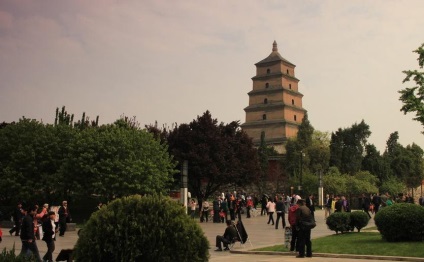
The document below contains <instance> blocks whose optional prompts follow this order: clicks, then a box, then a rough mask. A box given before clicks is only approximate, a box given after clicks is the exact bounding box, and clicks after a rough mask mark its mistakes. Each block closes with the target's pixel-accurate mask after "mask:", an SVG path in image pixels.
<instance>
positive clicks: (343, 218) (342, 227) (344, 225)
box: [325, 212, 350, 234]
mask: <svg viewBox="0 0 424 262" xmlns="http://www.w3.org/2000/svg"><path fill="white" fill-rule="evenodd" d="M325 223H326V224H327V226H328V228H329V229H330V230H333V231H336V234H337V233H338V232H341V233H342V234H343V233H344V232H348V231H349V229H350V213H349V212H335V213H333V214H331V215H330V216H329V217H327V220H326V222H325Z"/></svg>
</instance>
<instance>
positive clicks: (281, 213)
mask: <svg viewBox="0 0 424 262" xmlns="http://www.w3.org/2000/svg"><path fill="white" fill-rule="evenodd" d="M275 210H276V213H277V221H276V222H275V229H278V224H279V223H280V218H281V220H282V224H283V229H285V228H286V219H285V217H284V210H285V207H284V198H283V197H280V199H279V200H278V202H277V204H275Z"/></svg>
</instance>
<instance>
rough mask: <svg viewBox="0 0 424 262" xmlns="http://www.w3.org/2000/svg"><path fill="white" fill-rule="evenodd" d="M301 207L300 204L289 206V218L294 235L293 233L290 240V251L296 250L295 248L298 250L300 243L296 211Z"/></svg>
mask: <svg viewBox="0 0 424 262" xmlns="http://www.w3.org/2000/svg"><path fill="white" fill-rule="evenodd" d="M298 208H299V206H298V205H297V203H296V204H294V205H292V206H291V207H290V208H289V212H288V220H289V224H290V227H291V231H292V235H291V241H290V252H294V251H295V250H296V251H298V245H297V243H296V242H297V235H298V231H297V229H296V222H297V220H296V211H297V209H298Z"/></svg>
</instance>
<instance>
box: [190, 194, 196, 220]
mask: <svg viewBox="0 0 424 262" xmlns="http://www.w3.org/2000/svg"><path fill="white" fill-rule="evenodd" d="M190 210H191V213H190V216H191V218H193V219H194V217H195V216H196V200H194V198H192V199H191V200H190Z"/></svg>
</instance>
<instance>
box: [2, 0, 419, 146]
mask: <svg viewBox="0 0 424 262" xmlns="http://www.w3.org/2000/svg"><path fill="white" fill-rule="evenodd" d="M423 10H424V1H422V0H416V1H414V0H408V1H392V0H382V1H377V0H369V1H336V0H335V1H325V0H324V1H300V0H296V1H283V0H277V1H257V0H255V1H253V0H252V1H249V0H235V1H224V0H222V1H200V0H193V1H191V0H184V1H171V0H169V1H160V0H151V1H150V0H149V1H146V0H133V1H125V0H122V1H117V0H102V1H100V0H89V1H87V0H72V1H71V0H69V1H66V0H61V1H58V0H43V1H36V0H0V122H3V121H6V122H11V121H18V120H19V118H21V117H22V116H25V117H27V118H34V119H37V120H40V121H41V120H42V121H43V122H44V123H52V122H53V121H54V114H55V109H56V107H62V106H66V109H67V110H68V112H70V113H74V114H75V117H76V118H78V119H79V118H80V117H81V115H82V113H83V112H86V114H87V115H88V116H90V117H91V119H94V118H95V117H96V116H97V115H99V116H100V124H107V123H112V122H114V121H115V120H116V119H118V118H119V117H120V116H121V115H122V114H125V115H126V116H136V119H137V120H138V121H139V122H140V123H141V124H142V125H143V126H144V125H145V124H150V123H154V122H155V121H158V124H159V125H160V126H162V125H163V124H167V125H171V124H172V123H175V122H176V123H178V124H181V123H189V122H191V121H192V120H193V119H195V118H196V117H197V116H198V115H202V114H203V113H204V112H205V111H206V110H209V111H210V112H211V114H212V116H213V117H214V118H217V119H218V121H219V122H224V123H228V122H231V121H233V120H239V121H240V122H241V123H243V122H244V121H245V112H244V111H243V109H244V108H245V107H246V106H247V105H248V95H247V93H248V92H249V91H250V90H251V89H252V80H251V77H253V76H255V74H256V71H255V66H254V64H255V63H256V62H259V61H260V60H262V59H264V58H265V57H267V56H268V55H269V54H270V53H271V49H272V43H273V41H274V40H275V41H277V43H278V48H279V52H280V54H281V55H282V56H283V57H284V58H286V59H287V60H289V61H290V62H292V63H294V64H295V65H296V77H297V78H298V79H300V83H299V91H300V92H301V93H303V94H304V98H303V106H304V108H305V109H306V110H308V114H309V119H310V121H311V124H312V125H313V126H314V127H315V129H317V130H320V131H328V132H333V131H336V130H337V129H338V128H346V127H349V126H351V125H352V124H354V123H359V122H360V121H361V120H362V119H363V120H364V121H365V122H366V123H367V124H368V125H369V126H370V130H371V132H372V135H371V137H370V138H369V140H368V141H369V142H370V143H372V144H375V145H376V146H377V148H378V150H380V152H383V151H384V149H385V143H386V140H387V139H388V137H389V135H390V133H392V132H394V131H398V132H399V136H400V139H399V141H400V143H401V144H403V145H404V146H406V145H408V144H411V143H413V142H415V143H416V144H418V145H420V146H421V147H422V148H424V137H423V134H421V133H420V132H421V131H422V130H423V128H422V126H421V125H420V124H419V123H418V122H416V121H413V120H412V118H413V115H411V114H410V115H404V114H403V113H402V112H400V108H401V106H402V104H401V102H400V101H399V100H398V99H399V94H398V90H400V89H402V88H405V87H407V86H412V85H411V84H409V85H407V84H402V80H403V77H404V75H403V73H402V71H403V70H407V69H418V63H417V60H416V59H417V57H418V56H417V55H416V54H415V53H413V52H412V51H413V50H415V49H416V48H417V47H418V46H420V45H421V44H422V43H424V30H423V28H424V15H423Z"/></svg>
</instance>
